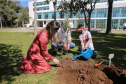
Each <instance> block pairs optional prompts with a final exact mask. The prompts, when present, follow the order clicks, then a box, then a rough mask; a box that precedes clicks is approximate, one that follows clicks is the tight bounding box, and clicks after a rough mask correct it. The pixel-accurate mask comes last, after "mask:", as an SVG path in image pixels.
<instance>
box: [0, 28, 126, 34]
mask: <svg viewBox="0 0 126 84" xmlns="http://www.w3.org/2000/svg"><path fill="white" fill-rule="evenodd" d="M41 29H42V27H41V28H40V27H38V28H37V31H40V30H41ZM86 30H88V29H87V28H86ZM72 31H76V29H75V28H73V29H72ZM91 31H93V32H100V33H105V32H106V29H94V28H91ZM0 32H34V29H33V28H17V29H4V28H3V29H0ZM112 33H116V34H126V30H125V31H123V29H120V30H118V29H117V30H115V29H112Z"/></svg>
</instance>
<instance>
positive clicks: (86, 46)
mask: <svg viewBox="0 0 126 84" xmlns="http://www.w3.org/2000/svg"><path fill="white" fill-rule="evenodd" d="M90 42H91V38H89V40H88V42H87V43H86V45H85V46H84V47H85V49H86V48H88V45H89V43H90Z"/></svg>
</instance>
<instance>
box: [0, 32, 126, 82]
mask: <svg viewBox="0 0 126 84" xmlns="http://www.w3.org/2000/svg"><path fill="white" fill-rule="evenodd" d="M92 36H93V43H94V47H95V50H96V51H97V52H98V57H97V59H98V60H103V59H102V58H101V57H102V56H106V57H108V55H109V54H110V53H114V54H115V57H114V58H113V59H112V62H113V63H114V64H119V65H120V66H122V67H124V68H126V34H123V35H121V34H120V35H118V34H110V35H105V34H99V33H92ZM78 37H79V34H78V33H72V38H73V42H74V43H75V44H76V47H75V48H74V49H70V50H69V57H72V56H73V55H74V54H79V52H78V51H77V50H78V46H80V41H79V39H78ZM33 39H34V35H33V33H32V32H0V56H1V57H0V83H2V84H7V83H8V84H15V83H16V81H18V80H19V82H18V83H19V84H54V83H55V80H54V79H55V75H56V74H55V67H52V70H51V71H50V72H48V73H43V74H23V73H21V70H20V69H19V65H20V63H21V61H22V56H26V54H27V50H28V48H29V46H30V44H31V43H32V41H33ZM48 52H49V53H52V51H51V46H50V44H49V45H48ZM63 57H67V56H66V55H65V56H63V55H61V56H57V57H56V58H58V59H61V58H63ZM97 59H96V60H97ZM90 60H91V61H95V60H94V59H90ZM105 61H106V62H108V59H106V60H105ZM50 64H54V63H53V62H51V61H50Z"/></svg>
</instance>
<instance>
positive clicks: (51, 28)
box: [46, 20, 60, 40]
mask: <svg viewBox="0 0 126 84" xmlns="http://www.w3.org/2000/svg"><path fill="white" fill-rule="evenodd" d="M59 28H60V24H59V22H57V21H55V20H53V21H51V22H49V23H48V24H47V26H46V30H47V31H48V40H51V39H52V38H53V37H54V35H55V33H56V32H57V30H58V29H59Z"/></svg>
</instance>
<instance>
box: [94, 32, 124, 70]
mask: <svg viewBox="0 0 126 84" xmlns="http://www.w3.org/2000/svg"><path fill="white" fill-rule="evenodd" d="M93 43H94V46H95V50H96V51H98V54H99V57H98V58H99V59H100V58H101V57H102V56H106V58H107V59H106V60H107V61H108V56H109V54H111V53H114V54H115V56H114V58H113V59H112V62H113V63H114V64H115V65H119V66H122V67H124V68H126V35H118V34H108V35H106V34H99V33H96V34H93Z"/></svg>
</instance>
